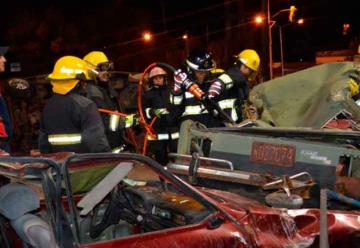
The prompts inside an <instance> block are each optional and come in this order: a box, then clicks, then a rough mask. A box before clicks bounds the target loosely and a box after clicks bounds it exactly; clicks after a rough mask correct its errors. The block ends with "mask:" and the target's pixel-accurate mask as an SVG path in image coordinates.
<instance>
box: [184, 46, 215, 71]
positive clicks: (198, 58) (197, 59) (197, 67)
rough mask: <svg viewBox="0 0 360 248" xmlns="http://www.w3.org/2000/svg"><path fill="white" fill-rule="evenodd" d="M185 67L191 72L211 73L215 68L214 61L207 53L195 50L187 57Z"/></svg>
mask: <svg viewBox="0 0 360 248" xmlns="http://www.w3.org/2000/svg"><path fill="white" fill-rule="evenodd" d="M186 65H187V67H188V69H189V70H191V71H211V70H212V69H214V68H215V61H214V60H213V57H212V54H211V53H209V52H208V51H206V50H202V49H195V50H193V51H191V52H190V54H189V56H188V57H187V59H186Z"/></svg>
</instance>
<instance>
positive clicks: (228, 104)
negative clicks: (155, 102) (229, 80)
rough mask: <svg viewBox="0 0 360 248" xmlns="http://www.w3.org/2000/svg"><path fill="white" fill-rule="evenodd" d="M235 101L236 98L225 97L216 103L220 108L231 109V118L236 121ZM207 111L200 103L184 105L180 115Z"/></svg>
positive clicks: (205, 112)
mask: <svg viewBox="0 0 360 248" xmlns="http://www.w3.org/2000/svg"><path fill="white" fill-rule="evenodd" d="M235 101H236V99H225V100H222V101H219V102H218V104H219V106H220V108H221V109H223V110H225V109H231V118H232V119H233V120H234V121H236V120H237V119H238V115H237V113H236V109H235V105H234V104H235ZM207 113H208V111H207V110H206V109H203V108H202V106H201V105H194V106H186V107H185V111H184V113H183V114H182V116H187V115H199V114H207Z"/></svg>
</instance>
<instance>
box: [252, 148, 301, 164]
mask: <svg viewBox="0 0 360 248" xmlns="http://www.w3.org/2000/svg"><path fill="white" fill-rule="evenodd" d="M295 152H296V148H295V147H294V146H289V145H280V144H271V143H264V142H254V143H253V144H252V149H251V157H250V159H251V161H252V162H254V163H257V164H270V165H277V166H283V167H291V166H293V165H294V162H295V154H296V153H295Z"/></svg>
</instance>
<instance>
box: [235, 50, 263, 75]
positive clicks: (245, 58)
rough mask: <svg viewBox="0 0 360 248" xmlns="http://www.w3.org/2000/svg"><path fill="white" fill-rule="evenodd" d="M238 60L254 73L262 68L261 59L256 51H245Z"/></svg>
mask: <svg viewBox="0 0 360 248" xmlns="http://www.w3.org/2000/svg"><path fill="white" fill-rule="evenodd" d="M236 57H237V59H238V60H239V61H240V62H241V63H243V64H244V65H246V66H247V67H249V68H250V69H251V70H253V71H258V70H259V66H260V57H259V55H258V54H257V52H256V51H255V50H252V49H245V50H244V51H242V52H241V53H239V55H238V56H236Z"/></svg>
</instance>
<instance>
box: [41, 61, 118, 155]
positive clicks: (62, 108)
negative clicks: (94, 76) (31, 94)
mask: <svg viewBox="0 0 360 248" xmlns="http://www.w3.org/2000/svg"><path fill="white" fill-rule="evenodd" d="M88 70H89V65H88V64H87V63H86V62H85V61H83V60H82V59H80V58H77V57H74V56H64V57H62V58H60V59H59V60H58V61H57V62H56V64H55V66H54V69H53V72H52V73H51V74H50V75H49V76H48V78H49V79H50V82H51V84H52V91H53V93H54V95H53V96H52V97H51V98H50V99H49V101H48V103H47V104H46V106H45V108H44V110H43V113H42V117H41V124H40V125H41V126H40V135H39V149H40V151H41V152H43V153H50V152H60V151H71V152H77V153H87V152H110V151H111V149H110V146H109V143H108V141H107V139H106V136H105V131H104V126H103V123H102V120H101V117H100V114H99V112H98V110H97V107H96V104H95V103H94V102H93V101H91V100H89V99H88V98H86V97H85V96H83V95H84V94H85V93H84V87H83V86H84V85H83V83H82V82H83V80H86V79H88V78H89V75H88Z"/></svg>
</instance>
